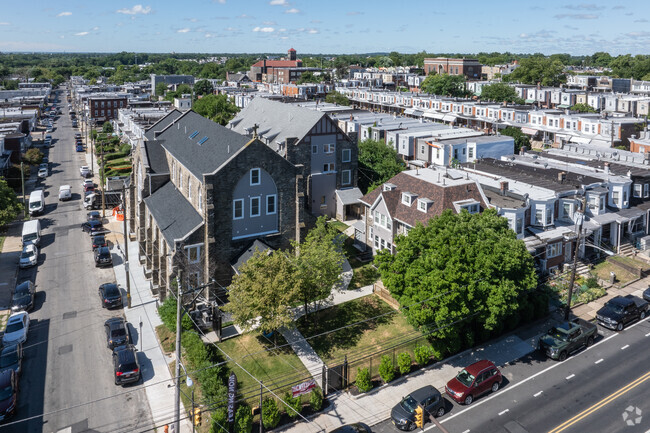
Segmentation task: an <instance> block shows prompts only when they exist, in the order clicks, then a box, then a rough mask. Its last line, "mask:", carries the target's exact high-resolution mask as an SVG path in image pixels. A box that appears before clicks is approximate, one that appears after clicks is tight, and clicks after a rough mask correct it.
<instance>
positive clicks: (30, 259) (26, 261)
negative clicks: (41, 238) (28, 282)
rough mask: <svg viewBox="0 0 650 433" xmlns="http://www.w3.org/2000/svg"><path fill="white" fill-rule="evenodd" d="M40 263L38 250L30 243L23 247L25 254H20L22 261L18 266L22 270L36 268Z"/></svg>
mask: <svg viewBox="0 0 650 433" xmlns="http://www.w3.org/2000/svg"><path fill="white" fill-rule="evenodd" d="M37 263H38V248H37V247H36V245H34V244H32V243H28V244H26V245H25V246H24V247H23V252H22V253H21V254H20V261H19V263H18V266H20V267H21V268H29V267H30V266H36V264H37Z"/></svg>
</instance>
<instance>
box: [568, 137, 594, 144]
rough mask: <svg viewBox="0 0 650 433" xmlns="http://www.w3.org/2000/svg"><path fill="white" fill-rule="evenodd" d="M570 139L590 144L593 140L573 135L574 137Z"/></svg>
mask: <svg viewBox="0 0 650 433" xmlns="http://www.w3.org/2000/svg"><path fill="white" fill-rule="evenodd" d="M569 141H571V142H572V143H578V144H589V142H590V141H591V138H587V137H578V136H573V137H571V139H570V140H569Z"/></svg>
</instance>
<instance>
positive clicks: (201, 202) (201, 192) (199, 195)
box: [196, 186, 203, 211]
mask: <svg viewBox="0 0 650 433" xmlns="http://www.w3.org/2000/svg"><path fill="white" fill-rule="evenodd" d="M196 195H197V197H198V200H197V201H198V203H199V210H200V211H202V210H203V191H201V186H199V187H198V188H197V191H196Z"/></svg>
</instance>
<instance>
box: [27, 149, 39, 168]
mask: <svg viewBox="0 0 650 433" xmlns="http://www.w3.org/2000/svg"><path fill="white" fill-rule="evenodd" d="M23 159H24V160H25V161H26V162H27V163H29V164H32V165H37V164H40V163H41V161H43V152H41V151H40V149H36V148H31V149H28V150H27V152H25V155H24V156H23Z"/></svg>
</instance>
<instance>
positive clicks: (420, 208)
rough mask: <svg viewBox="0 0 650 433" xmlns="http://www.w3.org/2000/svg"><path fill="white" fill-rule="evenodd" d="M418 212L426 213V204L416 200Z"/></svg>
mask: <svg viewBox="0 0 650 433" xmlns="http://www.w3.org/2000/svg"><path fill="white" fill-rule="evenodd" d="M418 210H421V211H422V212H426V211H427V203H426V202H424V201H422V200H418Z"/></svg>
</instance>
